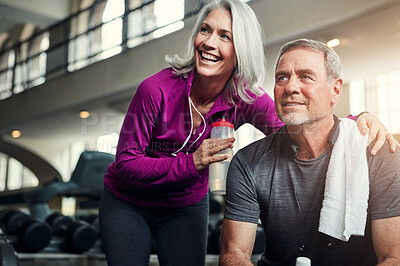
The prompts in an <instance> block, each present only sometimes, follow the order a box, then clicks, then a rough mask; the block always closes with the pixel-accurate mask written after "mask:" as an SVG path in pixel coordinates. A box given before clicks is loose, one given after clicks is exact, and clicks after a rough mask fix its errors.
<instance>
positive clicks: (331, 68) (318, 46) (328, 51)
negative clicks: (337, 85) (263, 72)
mask: <svg viewBox="0 0 400 266" xmlns="http://www.w3.org/2000/svg"><path fill="white" fill-rule="evenodd" d="M298 47H303V48H309V49H312V50H314V51H316V52H321V53H323V54H324V58H325V67H326V75H327V79H328V81H329V82H332V81H334V80H335V79H337V78H340V77H341V76H342V62H341V60H340V57H339V55H338V54H337V53H336V52H335V50H333V49H332V48H330V47H329V46H327V45H326V44H324V43H322V42H318V41H314V40H309V39H298V40H295V41H291V42H288V43H286V44H284V45H283V46H282V47H281V49H280V50H279V56H278V59H277V60H276V63H275V72H276V70H277V67H278V64H279V61H280V60H281V58H282V56H283V54H284V53H286V52H288V51H290V50H293V49H295V48H298Z"/></svg>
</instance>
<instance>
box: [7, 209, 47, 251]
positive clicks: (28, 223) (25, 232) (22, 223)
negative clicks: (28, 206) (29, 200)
mask: <svg viewBox="0 0 400 266" xmlns="http://www.w3.org/2000/svg"><path fill="white" fill-rule="evenodd" d="M0 226H1V228H2V230H3V233H5V235H6V236H5V238H8V239H9V240H11V241H10V242H11V243H13V244H14V246H15V248H16V249H17V250H18V251H24V252H36V251H39V250H41V249H43V248H44V247H46V246H47V245H48V244H49V243H50V240H51V228H50V226H49V225H48V224H46V223H44V222H42V221H39V220H36V219H34V218H32V217H31V216H29V215H28V214H26V213H23V212H22V211H20V210H9V211H5V212H3V213H2V214H1V216H0Z"/></svg>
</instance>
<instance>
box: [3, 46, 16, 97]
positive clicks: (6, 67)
mask: <svg viewBox="0 0 400 266" xmlns="http://www.w3.org/2000/svg"><path fill="white" fill-rule="evenodd" d="M9 47H11V41H10V39H8V40H7V41H5V42H4V44H3V49H1V50H3V51H4V52H3V53H1V55H0V100H1V99H5V98H7V97H10V96H11V95H12V79H13V67H14V63H15V52H14V50H9ZM1 50H0V51H1Z"/></svg>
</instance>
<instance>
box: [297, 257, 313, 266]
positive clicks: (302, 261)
mask: <svg viewBox="0 0 400 266" xmlns="http://www.w3.org/2000/svg"><path fill="white" fill-rule="evenodd" d="M296 266H311V260H310V259H309V258H307V257H297V259H296Z"/></svg>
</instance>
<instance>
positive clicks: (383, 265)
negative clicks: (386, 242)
mask: <svg viewBox="0 0 400 266" xmlns="http://www.w3.org/2000/svg"><path fill="white" fill-rule="evenodd" d="M379 261H380V262H378V266H392V265H393V266H394V265H396V266H397V265H400V258H396V257H386V258H385V259H383V260H382V261H381V260H379Z"/></svg>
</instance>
